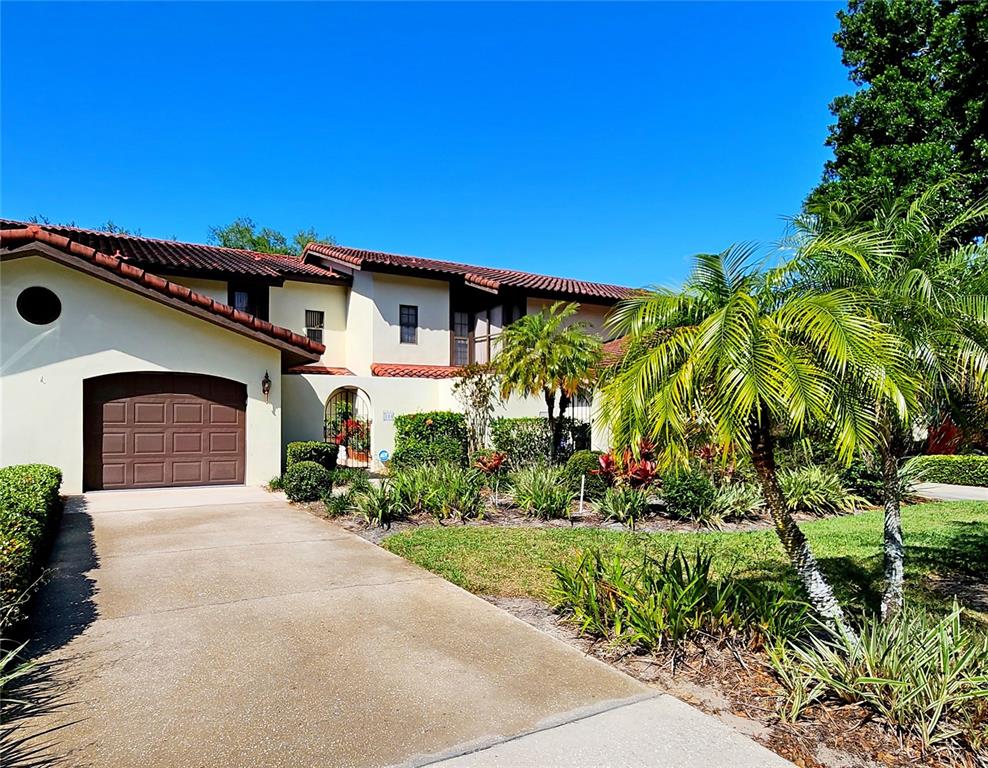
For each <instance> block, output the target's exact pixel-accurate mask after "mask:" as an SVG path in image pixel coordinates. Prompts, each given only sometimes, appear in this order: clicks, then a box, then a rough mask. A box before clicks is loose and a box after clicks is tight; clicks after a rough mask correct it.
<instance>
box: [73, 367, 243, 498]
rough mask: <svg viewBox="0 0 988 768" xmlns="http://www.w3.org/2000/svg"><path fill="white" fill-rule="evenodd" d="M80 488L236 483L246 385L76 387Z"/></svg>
mask: <svg viewBox="0 0 988 768" xmlns="http://www.w3.org/2000/svg"><path fill="white" fill-rule="evenodd" d="M83 403H84V410H83V428H84V432H85V445H84V449H83V450H84V475H85V476H84V478H83V480H84V484H85V487H86V490H99V489H113V488H160V487H165V486H175V485H224V484H230V483H243V482H244V464H245V461H244V456H245V451H244V448H245V442H246V439H245V438H246V434H245V426H246V412H245V409H246V405H247V388H246V387H245V386H244V385H243V384H240V383H238V382H235V381H229V380H228V379H220V378H217V377H215V376H201V375H197V374H188V373H120V374H112V375H109V376H100V377H99V378H95V379H88V380H86V381H85V382H83Z"/></svg>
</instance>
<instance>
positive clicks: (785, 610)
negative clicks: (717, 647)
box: [552, 548, 809, 651]
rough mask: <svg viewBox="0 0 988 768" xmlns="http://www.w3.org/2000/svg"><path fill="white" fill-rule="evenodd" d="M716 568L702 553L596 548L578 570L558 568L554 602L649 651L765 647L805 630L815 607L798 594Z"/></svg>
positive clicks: (598, 630) (592, 627)
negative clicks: (732, 641)
mask: <svg viewBox="0 0 988 768" xmlns="http://www.w3.org/2000/svg"><path fill="white" fill-rule="evenodd" d="M711 562H712V558H711V556H709V555H707V554H705V553H703V552H701V551H697V552H696V553H694V554H693V555H692V556H687V555H686V554H684V553H683V552H681V551H680V550H679V549H674V550H672V551H671V552H667V553H666V554H665V555H664V556H663V558H662V559H661V560H659V559H656V558H655V557H653V556H651V555H650V554H648V553H647V552H646V551H644V550H640V549H626V550H619V551H617V552H615V553H612V554H609V555H605V554H604V552H603V551H602V550H600V549H599V548H591V549H588V550H586V551H585V552H584V553H583V556H582V557H581V559H580V561H579V562H578V563H577V564H576V565H575V566H573V567H569V566H566V565H555V566H553V569H552V570H553V573H554V574H555V576H556V585H555V587H554V588H553V591H552V598H553V602H554V603H555V606H556V608H557V610H560V611H562V612H563V613H564V614H567V615H569V616H570V617H571V618H572V619H573V620H574V621H575V622H576V623H577V624H578V625H579V626H580V629H581V631H583V632H586V633H589V634H592V635H594V636H597V637H601V638H607V639H610V640H613V641H615V642H618V643H621V644H625V645H629V646H632V647H636V648H640V649H643V650H646V651H651V650H655V649H656V648H662V647H673V648H674V647H676V646H678V645H679V644H681V643H683V642H684V641H688V640H692V641H702V640H703V639H704V638H707V637H713V638H721V637H728V636H737V635H740V636H743V637H745V638H747V639H748V640H750V641H751V642H753V643H764V642H765V641H766V640H767V639H770V637H771V638H774V633H775V632H777V631H781V632H785V633H787V635H788V636H793V637H795V636H798V635H799V634H800V633H802V632H803V631H804V630H805V628H806V626H807V625H808V622H809V608H808V606H807V604H806V603H805V602H803V601H802V600H800V599H798V598H796V597H794V596H793V593H792V591H791V589H789V588H785V587H778V586H774V585H764V584H759V585H754V586H749V585H746V584H744V583H743V582H740V581H737V580H734V579H730V578H723V579H718V578H715V577H714V575H713V573H712V571H711Z"/></svg>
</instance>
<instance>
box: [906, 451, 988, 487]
mask: <svg viewBox="0 0 988 768" xmlns="http://www.w3.org/2000/svg"><path fill="white" fill-rule="evenodd" d="M909 467H910V469H911V470H912V471H914V472H915V473H916V474H917V475H918V477H919V478H920V479H921V480H922V481H923V482H926V483H948V484H949V485H980V486H988V456H974V455H960V456H916V457H915V458H913V459H910V460H909Z"/></svg>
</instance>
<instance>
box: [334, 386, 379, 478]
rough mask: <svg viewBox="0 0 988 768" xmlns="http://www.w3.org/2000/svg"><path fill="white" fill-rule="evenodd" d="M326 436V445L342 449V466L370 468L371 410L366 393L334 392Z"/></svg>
mask: <svg viewBox="0 0 988 768" xmlns="http://www.w3.org/2000/svg"><path fill="white" fill-rule="evenodd" d="M324 434H325V437H326V440H327V442H330V443H335V444H336V445H338V446H340V455H339V459H338V463H339V465H340V466H344V467H364V468H366V467H369V466H370V453H371V444H370V440H371V408H370V398H369V397H368V396H367V393H366V392H364V391H363V390H362V389H357V388H356V387H340V388H339V389H337V390H335V391H334V392H333V393H332V394H331V395H330V396H329V398H328V399H327V400H326V413H325V419H324Z"/></svg>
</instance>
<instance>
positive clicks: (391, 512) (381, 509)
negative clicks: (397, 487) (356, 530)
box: [353, 480, 405, 528]
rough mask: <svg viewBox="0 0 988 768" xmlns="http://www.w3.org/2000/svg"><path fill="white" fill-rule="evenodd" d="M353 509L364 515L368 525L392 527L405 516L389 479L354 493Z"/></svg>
mask: <svg viewBox="0 0 988 768" xmlns="http://www.w3.org/2000/svg"><path fill="white" fill-rule="evenodd" d="M353 509H354V510H355V511H356V512H357V513H358V514H360V515H362V516H363V518H364V521H365V522H366V523H367V525H374V526H377V527H379V528H390V527H391V524H392V523H393V522H394V521H395V520H400V519H401V518H403V517H404V516H405V511H404V509H403V507H402V505H401V502H400V501H399V499H398V497H397V495H396V494H395V492H394V488H392V486H391V482H390V481H389V480H383V481H382V482H381V483H380V485H376V486H375V485H370V486H368V487H367V488H366V489H364V490H362V491H360V492H358V493H355V494H353Z"/></svg>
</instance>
